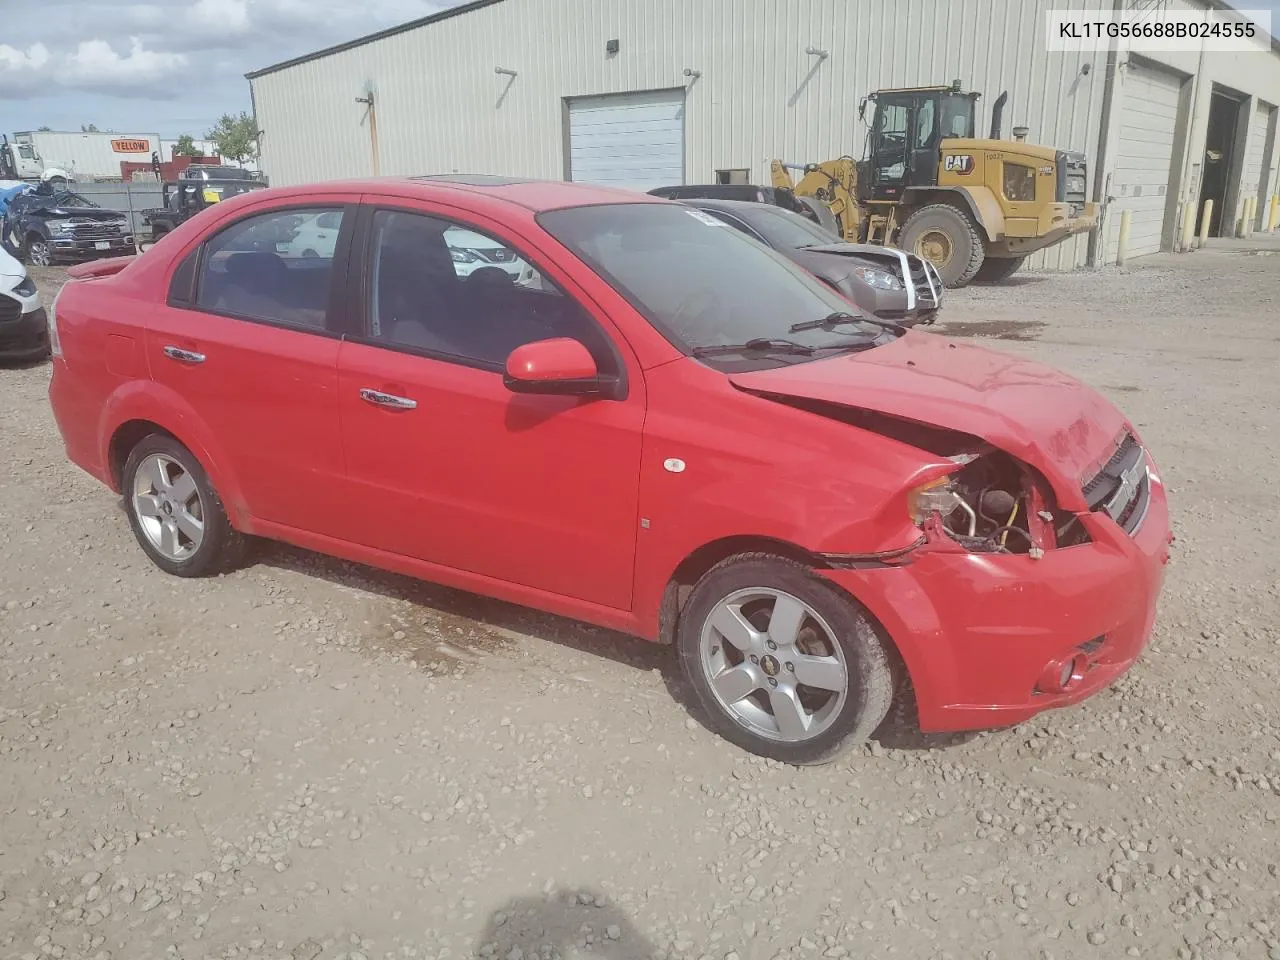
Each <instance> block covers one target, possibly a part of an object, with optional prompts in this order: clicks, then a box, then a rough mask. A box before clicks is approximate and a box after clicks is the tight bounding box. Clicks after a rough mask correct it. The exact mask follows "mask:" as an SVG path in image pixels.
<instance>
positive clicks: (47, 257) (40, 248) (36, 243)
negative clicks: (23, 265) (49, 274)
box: [27, 237, 53, 267]
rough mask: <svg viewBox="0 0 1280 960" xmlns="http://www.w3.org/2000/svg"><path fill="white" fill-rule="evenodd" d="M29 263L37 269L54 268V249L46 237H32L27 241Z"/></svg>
mask: <svg viewBox="0 0 1280 960" xmlns="http://www.w3.org/2000/svg"><path fill="white" fill-rule="evenodd" d="M27 262H28V263H30V264H31V265H32V266H36V267H50V266H53V249H52V248H51V247H50V246H49V241H48V240H46V239H44V237H31V238H30V239H29V240H28V241H27Z"/></svg>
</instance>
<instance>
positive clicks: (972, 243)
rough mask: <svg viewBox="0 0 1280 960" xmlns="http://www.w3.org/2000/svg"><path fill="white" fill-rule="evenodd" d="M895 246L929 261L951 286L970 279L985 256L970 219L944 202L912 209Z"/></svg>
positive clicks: (981, 243)
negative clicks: (915, 209)
mask: <svg viewBox="0 0 1280 960" xmlns="http://www.w3.org/2000/svg"><path fill="white" fill-rule="evenodd" d="M898 246H899V247H901V248H902V249H903V250H907V251H910V252H911V253H914V254H916V255H917V256H920V257H925V258H926V259H928V260H929V261H931V262H932V263H933V265H934V267H935V268H937V271H938V276H940V277H941V278H942V282H943V284H944V285H945V286H947V287H951V288H955V287H963V286H964V285H965V284H967V283H968V282H969V281H970V280H972V279H973V276H974V274H976V273H977V272H978V270H979V269H980V268H981V267H982V261H983V259H984V258H985V256H986V244H985V243H983V240H982V236H981V235H980V234H979V233H978V228H977V227H976V226H975V225H974V223H973V221H972V220H970V219H969V217H968V216H967V215H966V214H964V213H962V212H961V211H959V210H957V209H956V208H955V207H953V206H951V205H950V204H946V203H934V204H930V205H929V206H927V207H921V208H920V209H919V210H917V211H916V212H915V213H913V214H912V215H911V219H909V220H908V221H907V222H906V224H904V225H903V227H902V232H901V233H900V235H899V241H898ZM926 251H929V252H930V253H932V254H933V255H932V256H930V255H929V253H926Z"/></svg>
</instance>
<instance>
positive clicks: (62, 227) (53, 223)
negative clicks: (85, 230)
mask: <svg viewBox="0 0 1280 960" xmlns="http://www.w3.org/2000/svg"><path fill="white" fill-rule="evenodd" d="M49 232H50V233H70V232H71V221H70V220H50V221H49Z"/></svg>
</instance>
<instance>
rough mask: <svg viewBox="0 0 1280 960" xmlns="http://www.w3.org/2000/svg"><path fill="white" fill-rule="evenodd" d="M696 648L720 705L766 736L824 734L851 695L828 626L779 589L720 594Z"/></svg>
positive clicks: (790, 738) (788, 738)
mask: <svg viewBox="0 0 1280 960" xmlns="http://www.w3.org/2000/svg"><path fill="white" fill-rule="evenodd" d="M699 652H700V659H701V661H702V669H703V671H704V673H705V675H706V678H707V682H708V684H709V685H710V687H711V691H712V694H713V695H714V696H715V698H716V700H717V702H718V703H719V705H720V706H721V707H722V708H723V709H724V710H725V711H726V712H727V713H728V714H729V715H730V716H732V717H733V718H734V720H735V721H737V722H738V723H740V724H742V725H743V726H745V727H746V728H748V729H749V730H750V731H751V732H752V733H755V734H757V735H759V736H762V737H765V738H768V739H770V740H777V741H782V742H787V743H798V742H804V741H807V740H811V739H813V738H814V737H817V736H819V735H821V734H822V733H823V732H825V731H826V730H827V729H828V728H829V727H830V726H831V725H832V723H834V722H835V720H836V718H837V717H839V715H840V711H841V708H842V707H843V705H844V702H845V699H846V698H847V697H848V690H849V669H848V665H847V664H846V662H845V658H844V652H843V650H842V649H841V646H840V644H839V642H838V641H837V640H836V638H835V635H834V633H833V631H832V630H831V628H830V627H829V626H828V625H827V623H826V621H825V620H823V619H822V617H821V616H820V615H819V614H818V612H817V611H816V610H814V609H813V607H811V606H809V605H808V604H807V603H805V602H804V601H802V600H800V599H798V598H797V597H794V596H792V595H791V594H789V593H786V592H784V591H781V590H776V589H771V588H751V589H746V590H738V591H735V592H734V593H731V594H730V595H729V596H727V597H725V598H724V599H723V600H721V601H720V602H719V603H718V604H717V605H716V606H715V607H714V608H713V609H712V611H711V614H710V616H708V617H707V619H706V621H705V622H704V624H703V627H702V634H701V638H700V644H699Z"/></svg>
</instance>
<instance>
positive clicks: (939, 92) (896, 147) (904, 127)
mask: <svg viewBox="0 0 1280 960" xmlns="http://www.w3.org/2000/svg"><path fill="white" fill-rule="evenodd" d="M977 100H978V94H976V93H963V92H961V90H960V85H959V83H954V84H952V85H951V86H949V87H910V88H905V89H900V90H877V91H876V92H875V93H872V94H870V95H868V96H867V97H866V98H865V99H864V100H863V101H862V103H861V104H859V106H858V116H859V117H861V118H862V119H863V120H864V121H867V122H868V130H867V143H866V149H865V151H864V154H863V156H864V159H863V160H862V161H861V162H860V163H859V164H858V200H859V201H861V202H863V203H868V202H875V201H881V202H889V203H895V202H897V201H899V200H901V199H902V194H903V192H904V191H905V190H906V189H907V188H908V187H929V186H934V185H935V184H937V182H938V157H939V156H940V149H941V145H942V141H943V140H944V139H949V138H955V137H972V136H973V135H974V130H975V129H976V113H977V108H976V105H977ZM868 108H871V110H872V111H873V113H872V115H871V117H870V120H869V121H868V118H867V112H868Z"/></svg>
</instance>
